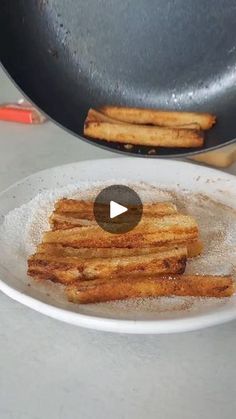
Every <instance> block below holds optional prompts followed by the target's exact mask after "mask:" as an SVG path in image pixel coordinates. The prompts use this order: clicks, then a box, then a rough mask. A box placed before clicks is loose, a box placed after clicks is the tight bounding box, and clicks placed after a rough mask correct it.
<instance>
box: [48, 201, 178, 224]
mask: <svg viewBox="0 0 236 419" xmlns="http://www.w3.org/2000/svg"><path fill="white" fill-rule="evenodd" d="M99 209H100V210H99ZM137 210H139V209H137V208H130V210H129V212H128V213H127V214H126V223H129V222H132V219H133V218H134V217H135V215H136V212H137ZM96 212H97V216H99V217H100V220H101V222H105V221H106V219H107V215H106V213H107V206H106V205H102V204H100V207H98V205H97V207H96ZM176 213H177V208H176V206H175V205H174V204H172V203H170V202H160V203H155V204H144V206H143V217H145V219H147V218H153V217H163V216H164V215H173V214H176ZM111 222H113V223H116V224H119V223H120V221H119V218H115V219H114V220H112V221H111ZM50 225H51V227H52V230H66V229H69V228H73V227H84V226H92V225H94V226H96V225H97V223H96V221H95V217H94V210H93V202H91V201H88V202H86V201H77V200H74V199H61V200H60V201H59V202H57V204H56V205H55V210H54V212H53V213H52V215H51V217H50Z"/></svg>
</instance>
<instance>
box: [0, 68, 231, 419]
mask: <svg viewBox="0 0 236 419" xmlns="http://www.w3.org/2000/svg"><path fill="white" fill-rule="evenodd" d="M0 87H1V88H0V102H5V101H10V100H16V99H19V98H20V97H21V94H20V93H18V91H17V89H16V88H15V87H14V86H13V85H12V83H11V82H10V81H9V80H8V79H7V77H6V76H5V75H4V74H3V73H0ZM106 157H116V155H115V154H113V153H110V152H106V151H103V150H100V149H98V148H96V147H94V146H91V145H88V144H86V143H84V142H82V141H79V140H77V139H76V138H74V137H72V136H71V135H69V134H67V133H66V132H65V131H63V130H62V129H60V128H58V127H57V126H55V125H54V124H52V123H47V124H45V125H42V126H37V127H36V126H35V127H30V126H23V125H22V126H21V125H17V124H16V125H14V124H8V123H3V122H1V123H0V190H2V189H4V188H6V187H7V186H9V185H10V184H11V183H13V182H15V181H17V180H19V179H20V178H22V177H24V176H27V175H29V174H31V173H33V172H36V171H38V170H41V169H44V168H47V167H52V166H54V165H60V164H63V163H69V162H72V161H79V160H87V159H95V158H96V159H98V158H106ZM229 171H230V172H232V173H235V174H236V165H235V166H234V167H232V168H230V169H229ZM235 326H236V322H231V323H228V324H225V325H223V326H219V327H213V328H210V329H207V330H202V331H198V332H192V333H186V334H179V335H177V334H176V335H169V336H128V335H115V334H109V333H101V332H95V331H91V330H83V329H80V328H77V327H74V326H70V325H67V324H64V323H60V322H59V321H56V320H53V319H50V318H48V317H45V316H43V315H42V314H39V313H36V312H34V311H32V310H30V309H29V308H27V307H24V306H22V305H20V304H19V303H17V302H14V301H12V300H10V299H9V298H8V297H6V296H5V295H3V294H0V339H1V344H0V418H1V419H42V418H43V419H45V418H50V419H65V418H69V419H73V418H79V419H80V418H81V419H88V418H89V419H90V418H91V419H92V418H93V419H94V418H96V419H100V418H101V419H105V418H112V419H116V418H117V419H120V418H122V419H123V418H124V419H126V418H127V419H131V418H135V419H143V418H144V417H146V418H151V419H152V418H153V419H154V418H161V419H162V418H163V419H170V418H171V419H172V418H175V419H178V418H180V419H193V418H196V419H199V418H201V419H211V418H212V419H213V418H214V419H222V418H225V419H231V418H232V419H233V418H234V417H235V415H236V413H235V412H236V397H235V388H236V374H235V371H236V355H235V347H236V334H235Z"/></svg>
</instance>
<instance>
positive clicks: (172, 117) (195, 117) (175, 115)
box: [99, 106, 216, 130]
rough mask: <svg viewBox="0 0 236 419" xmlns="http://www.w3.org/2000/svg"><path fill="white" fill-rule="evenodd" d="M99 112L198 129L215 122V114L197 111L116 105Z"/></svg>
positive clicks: (126, 119)
mask: <svg viewBox="0 0 236 419" xmlns="http://www.w3.org/2000/svg"><path fill="white" fill-rule="evenodd" d="M99 113H100V114H101V113H102V114H104V115H105V116H106V117H108V118H111V119H112V120H118V121H121V122H128V123H132V124H144V125H146V124H152V125H158V126H163V127H172V128H173V127H175V128H177V127H185V128H190V127H191V126H193V127H194V128H196V127H198V128H197V129H200V130H208V129H210V128H212V126H213V125H214V124H215V122H216V117H215V115H211V114H209V113H197V112H180V111H179V112H176V111H164V110H158V109H141V108H125V107H117V106H104V107H102V108H100V109H99Z"/></svg>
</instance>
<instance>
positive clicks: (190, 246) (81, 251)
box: [37, 240, 203, 259]
mask: <svg viewBox="0 0 236 419" xmlns="http://www.w3.org/2000/svg"><path fill="white" fill-rule="evenodd" d="M178 247H187V252H188V257H189V258H193V257H196V256H199V255H200V254H201V253H202V249H203V245H202V243H201V241H199V240H197V241H193V242H185V243H180V244H179V245H178V246H174V245H172V243H169V244H166V245H162V246H153V247H141V248H131V249H129V248H124V249H122V248H112V247H111V248H107V249H106V248H97V249H88V248H83V247H81V248H78V249H76V248H73V247H64V246H62V245H61V244H56V243H42V244H40V245H39V246H38V248H37V253H46V254H48V255H54V256H57V257H67V256H70V257H79V258H88V259H92V258H120V257H124V256H125V257H130V256H141V255H151V254H153V253H160V252H165V251H167V250H170V249H177V248H178Z"/></svg>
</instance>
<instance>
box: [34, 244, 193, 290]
mask: <svg viewBox="0 0 236 419" xmlns="http://www.w3.org/2000/svg"><path fill="white" fill-rule="evenodd" d="M186 259H187V249H186V248H184V247H183V248H178V249H172V250H169V251H166V252H162V253H158V254H151V255H140V256H131V257H122V258H111V259H105V258H94V259H82V258H78V257H69V256H68V257H59V256H54V255H48V254H45V253H39V254H38V253H36V254H35V255H33V256H31V257H30V258H29V261H28V268H29V269H28V274H29V275H30V276H34V275H36V273H37V274H38V275H40V276H43V275H44V278H45V279H48V277H52V276H53V277H55V278H57V280H58V281H59V282H62V283H71V282H74V281H77V280H86V279H87V280H90V279H96V278H107V279H111V278H113V277H117V276H119V277H123V276H129V275H138V274H143V275H150V274H164V273H167V274H168V273H183V272H184V270H185V266H186Z"/></svg>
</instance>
